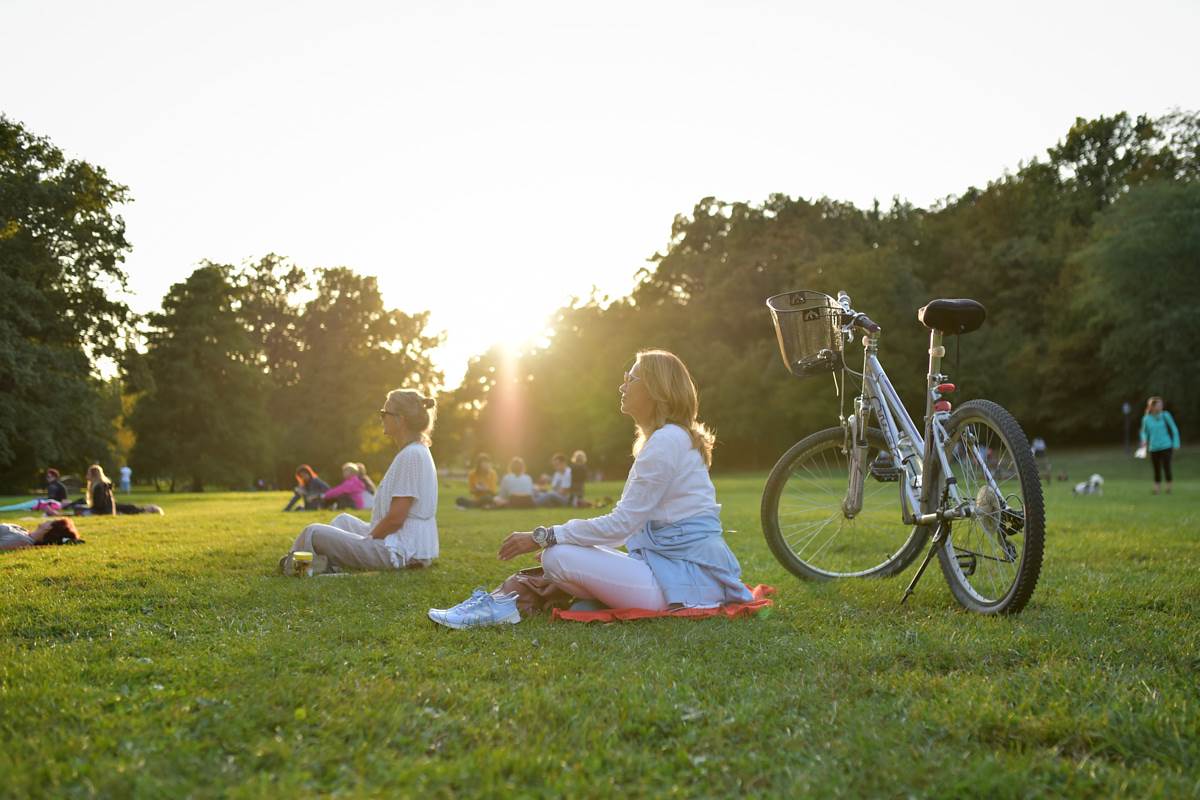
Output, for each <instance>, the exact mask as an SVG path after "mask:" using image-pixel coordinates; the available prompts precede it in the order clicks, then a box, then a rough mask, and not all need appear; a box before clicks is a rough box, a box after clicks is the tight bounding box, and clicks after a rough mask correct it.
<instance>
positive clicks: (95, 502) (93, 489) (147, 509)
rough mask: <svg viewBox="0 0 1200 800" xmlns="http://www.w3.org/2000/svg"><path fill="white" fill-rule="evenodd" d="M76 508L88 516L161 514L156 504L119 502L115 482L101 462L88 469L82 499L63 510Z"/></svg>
mask: <svg viewBox="0 0 1200 800" xmlns="http://www.w3.org/2000/svg"><path fill="white" fill-rule="evenodd" d="M67 509H74V511H75V513H76V514H84V515H88V516H102V517H103V516H113V515H114V514H161V513H163V510H162V508H160V507H159V506H156V505H146V506H138V505H134V504H133V503H118V502H117V501H116V496H115V495H114V494H113V483H112V481H110V480H109V479H108V476H107V475H105V474H104V469H103V468H102V467H101V466H100V465H99V464H92V465H91V466H90V467H88V471H87V493H86V494H85V496H84V499H83V500H82V501H79V500H77V501H75V502H74V503H72V504H71V505H69V506H66V507H65V508H64V509H63V510H64V511H65V510H67Z"/></svg>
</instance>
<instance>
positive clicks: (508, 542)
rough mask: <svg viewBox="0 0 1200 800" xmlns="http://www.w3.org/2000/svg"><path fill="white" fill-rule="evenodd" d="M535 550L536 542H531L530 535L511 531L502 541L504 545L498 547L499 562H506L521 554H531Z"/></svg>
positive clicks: (536, 547) (531, 536) (531, 535)
mask: <svg viewBox="0 0 1200 800" xmlns="http://www.w3.org/2000/svg"><path fill="white" fill-rule="evenodd" d="M537 549H538V546H537V542H535V541H534V540H533V534H532V533H523V532H521V531H513V532H512V533H510V534H509V535H508V538H507V539H505V540H504V543H503V544H501V545H500V560H501V561H508V560H510V559H512V558H516V557H517V556H519V555H521V554H522V553H532V552H533V551H534V550H537Z"/></svg>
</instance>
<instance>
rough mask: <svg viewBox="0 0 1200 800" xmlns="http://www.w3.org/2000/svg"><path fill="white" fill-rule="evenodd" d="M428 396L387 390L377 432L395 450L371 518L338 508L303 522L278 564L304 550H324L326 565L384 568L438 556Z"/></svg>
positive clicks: (421, 564) (282, 565) (321, 552)
mask: <svg viewBox="0 0 1200 800" xmlns="http://www.w3.org/2000/svg"><path fill="white" fill-rule="evenodd" d="M434 406H435V403H434V401H433V400H432V399H430V398H428V397H424V396H422V395H421V394H420V393H419V392H415V391H412V390H409V389H396V390H395V391H393V392H389V393H388V396H387V400H386V402H384V404H383V408H381V409H380V410H379V419H380V421H381V422H382V423H383V432H384V433H385V434H387V436H388V437H389V438H390V439H391V440H392V441H393V442H395V443H396V446H397V447H399V448H400V452H398V453H397V454H396V457H395V458H394V459H393V460H392V465H391V466H390V467H388V471H387V474H385V475H384V476H383V480H382V481H380V482H379V486H378V491H377V492H376V493H375V501H374V503H373V504H372V508H371V521H370V522H364V521H362V520H361V519H359V518H358V517H355V516H352V515H350V514H339V515H338V516H336V517H334V519H333V522H331V523H330V524H329V525H309V526H308V527H306V528H305V529H304V530H303V531H302V532H301V533H300V535H299V536H297V537H296V541H295V542H293V543H292V548H291V550H290V551H289V553H288V555H286V556H284V557H283V559H282V560H281V561H280V562H279V566H280V569H281V570H282V571H283V572H285V573H287V572H290V570H291V566H290V565H291V554H292V553H294V552H296V551H298V550H299V551H308V552H310V553H312V554H313V556H314V559H313V561H314V566H315V565H317V564H318V563H320V562H318V561H317V559H316V558H315V557H316V556H325V557H326V559H328V564H329V566H331V567H334V568H339V569H348V570H387V569H402V568H404V567H425V566H429V565H430V564H432V563H433V560H434V559H435V558H437V556H438V530H437V520H436V519H435V514H436V513H437V502H438V481H437V469H436V467H435V466H434V463H433V456H432V455H431V454H430V452H429V444H430V439H429V434H430V432H431V431H432V430H433V420H434Z"/></svg>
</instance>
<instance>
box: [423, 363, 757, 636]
mask: <svg viewBox="0 0 1200 800" xmlns="http://www.w3.org/2000/svg"><path fill="white" fill-rule="evenodd" d="M620 392H621V413H623V414H625V415H626V416H629V417H632V418H633V421H634V424H635V427H636V429H637V438H636V439H635V441H634V444H633V455H634V462H633V467H632V468H631V469H630V470H629V477H628V479H627V480H626V482H625V488H624V491H623V492H622V493H621V499H620V500H619V501H617V505H616V506H615V507H614V508H613V510H612V513H609V514H605V515H604V516H600V517H595V518H593V519H573V520H571V521H569V522H566V523H564V524H562V525H555V526H554V527H550V528H547V527H541V526H539V527H538V528H535V529H534V530H533V531H529V532H516V533H513V534H511V535H510V536H509V537H508V538H507V539H505V540H504V543H503V544H502V545H501V546H500V554H499V555H500V558H501V559H503V560H505V561H507V560H509V559H512V558H515V557H516V556H519V555H522V554H524V553H532V552H534V551H535V550H538V549H539V548H542V568H543V569H544V571H545V577H546V578H548V579H549V581H550V582H551V583H553V584H554V585H555V586H556V587H558V588H561V589H562V590H564V591H565V592H567V593H568V594H570V595H572V596H574V597H575V598H577V599H580V600H599V601H600V602H602V603H604V604H605V605H607V606H610V607H613V608H643V609H648V610H651V611H664V610H667V609H670V608H683V607H698V608H709V607H714V606H720V605H724V604H726V603H739V602H740V603H744V602H749V601H750V600H751V595H750V591H749V590H748V589H747V588H746V587H745V585H744V584H743V583H742V581H741V566H740V565H739V564H738V560H737V558H736V557H734V555H733V552H732V551H731V550H730V549H729V545H728V544H726V542H725V539H724V537H723V536H722V532H721V517H720V513H721V506H720V505H718V504H717V500H716V490H715V489H714V488H713V483H712V479H711V478H710V477H709V474H708V468H709V465H710V464H711V463H712V448H713V441H714V436H713V433H712V431H711V430H709V428H708V427H707V426H706V425H704V423H702V422H700V421H699V419H698V413H699V401H698V399H697V395H696V386H695V384H694V383H693V382H692V377H691V375H690V374H689V373H688V370H687V367H685V366H684V364H683V362H682V361H680V360H679V358H678V357H677V356H675V355H674V354H672V353H668V352H665V351H662V350H645V351H642V352H640V353H638V355H637V360H636V362H635V363H634V365H633V366H632V367H631V368H630V369H629V372H627V373H625V378H624V380H623V381H622V382H621V387H620ZM622 544H624V545H625V546H626V548H627V549H628V551H629V552H628V553H622V552H619V551H618V550H616V549H614V548H616V547H619V546H620V545H622ZM429 617H430V619H432V620H433V621H434V622H437V623H438V624H441V625H445V626H447V627H450V628H471V627H479V626H485V625H499V624H503V623H516V622H520V620H521V616H520V613H519V612H518V611H517V607H516V597H515V595H505V594H502V593H500V592H499V591H495V592H490V593H489V592H486V591H484V590H482V589H477V590H476V591H475V592H474V594H472V595H471V597H469V598H468V599H467V600H465V601H463V602H462V603H459V604H458V605H457V606H455V607H453V608H450V609H432V608H431V609H430V610H429Z"/></svg>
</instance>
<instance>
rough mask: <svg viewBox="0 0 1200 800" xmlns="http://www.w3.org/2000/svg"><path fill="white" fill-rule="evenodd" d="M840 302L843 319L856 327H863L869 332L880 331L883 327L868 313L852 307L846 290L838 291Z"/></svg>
mask: <svg viewBox="0 0 1200 800" xmlns="http://www.w3.org/2000/svg"><path fill="white" fill-rule="evenodd" d="M837 299H838V303H839V304H841V306H842V311H843V312H844V313H843V314H842V321H843V322H845V323H847V324H849V325H853V326H854V327H856V328H862V329H864V330H865V331H867V333H879V332H880V331H882V330H883V328H881V327H879V324H878V323H877V322H875V321H874V320H873V319H871V318H870V317H868V316H867V315H866V314H860V313H859V312H857V311H855V310H854V309H853V308H851V307H850V295H848V294H846V293H845V292H838V296H837Z"/></svg>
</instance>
